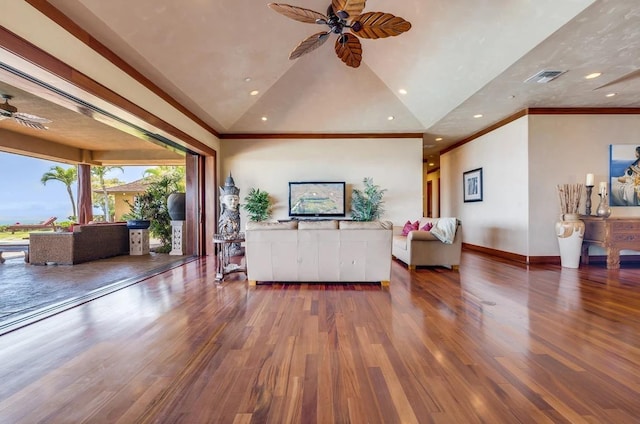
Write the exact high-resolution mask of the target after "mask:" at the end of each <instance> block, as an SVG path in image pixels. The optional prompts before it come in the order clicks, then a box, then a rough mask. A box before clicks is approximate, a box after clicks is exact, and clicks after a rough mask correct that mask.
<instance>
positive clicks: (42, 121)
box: [13, 112, 51, 124]
mask: <svg viewBox="0 0 640 424" xmlns="http://www.w3.org/2000/svg"><path fill="white" fill-rule="evenodd" d="M13 119H20V120H22V121H29V122H35V123H38V124H49V123H51V120H50V119H47V118H41V117H39V116H36V115H31V114H29V113H23V112H16V113H14V114H13Z"/></svg>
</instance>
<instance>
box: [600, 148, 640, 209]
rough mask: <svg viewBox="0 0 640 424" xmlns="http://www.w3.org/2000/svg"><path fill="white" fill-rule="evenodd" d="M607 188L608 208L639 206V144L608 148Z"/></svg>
mask: <svg viewBox="0 0 640 424" xmlns="http://www.w3.org/2000/svg"><path fill="white" fill-rule="evenodd" d="M609 187H610V190H609V205H610V206H640V144H612V145H610V146H609ZM598 194H599V193H598Z"/></svg>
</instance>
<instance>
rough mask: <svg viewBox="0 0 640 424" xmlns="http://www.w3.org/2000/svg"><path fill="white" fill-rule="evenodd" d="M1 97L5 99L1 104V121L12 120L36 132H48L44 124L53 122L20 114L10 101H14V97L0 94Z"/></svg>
mask: <svg viewBox="0 0 640 424" xmlns="http://www.w3.org/2000/svg"><path fill="white" fill-rule="evenodd" d="M0 97H2V98H3V99H4V103H0V120H3V119H8V118H11V119H13V120H14V121H16V122H18V123H19V124H22V125H24V126H25V127H29V128H33V129H36V130H48V129H49V128H47V127H45V126H44V124H48V123H50V122H51V121H50V120H49V119H46V118H41V117H39V116H35V115H31V114H28V113H23V112H18V108H17V107H15V106H13V105H10V104H9V100H11V99H13V96H11V95H9V94H0Z"/></svg>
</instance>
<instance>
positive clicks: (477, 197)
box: [462, 168, 482, 202]
mask: <svg viewBox="0 0 640 424" xmlns="http://www.w3.org/2000/svg"><path fill="white" fill-rule="evenodd" d="M462 189H463V195H464V201H465V202H481V201H482V168H478V169H474V170H471V171H467V172H464V173H463V174H462Z"/></svg>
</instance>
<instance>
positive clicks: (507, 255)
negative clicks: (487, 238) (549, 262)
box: [462, 243, 560, 264]
mask: <svg viewBox="0 0 640 424" xmlns="http://www.w3.org/2000/svg"><path fill="white" fill-rule="evenodd" d="M462 248H463V249H467V250H473V251H475V252H480V253H486V254H487V255H491V256H496V257H498V258H502V259H507V260H509V261H514V262H520V263H523V264H526V263H528V262H527V257H526V256H524V255H518V254H516V253H511V252H505V251H504V250H498V249H492V248H490V247H484V246H476V245H475V244H469V243H462ZM559 261H560V259H558V263H559Z"/></svg>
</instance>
